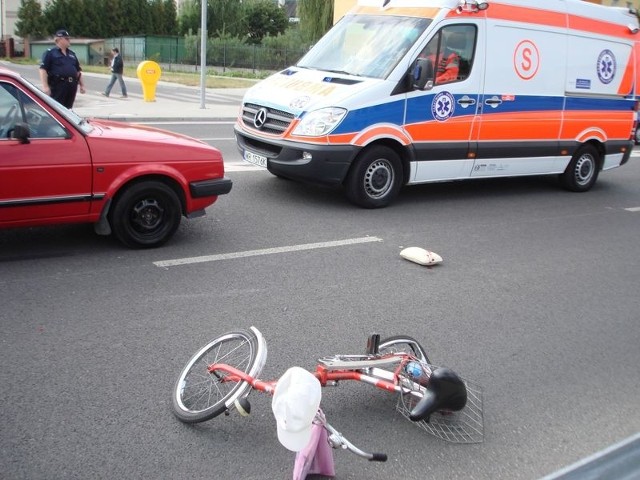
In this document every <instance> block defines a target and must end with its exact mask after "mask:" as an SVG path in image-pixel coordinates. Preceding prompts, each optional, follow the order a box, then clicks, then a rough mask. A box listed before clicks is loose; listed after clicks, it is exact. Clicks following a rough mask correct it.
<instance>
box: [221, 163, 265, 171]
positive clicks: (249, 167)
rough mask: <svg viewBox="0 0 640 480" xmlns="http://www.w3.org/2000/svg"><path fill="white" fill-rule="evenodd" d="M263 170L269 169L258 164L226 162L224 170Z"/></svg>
mask: <svg viewBox="0 0 640 480" xmlns="http://www.w3.org/2000/svg"><path fill="white" fill-rule="evenodd" d="M259 170H262V171H263V172H266V171H267V169H266V168H264V167H259V166H257V165H251V164H250V163H246V164H243V163H225V164H224V171H225V173H226V172H257V171H259Z"/></svg>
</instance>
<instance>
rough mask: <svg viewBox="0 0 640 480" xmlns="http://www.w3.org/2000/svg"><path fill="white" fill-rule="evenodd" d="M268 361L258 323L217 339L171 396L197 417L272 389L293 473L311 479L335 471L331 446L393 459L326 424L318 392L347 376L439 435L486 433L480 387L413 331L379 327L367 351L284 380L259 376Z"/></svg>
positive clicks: (184, 415)
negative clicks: (433, 358)
mask: <svg viewBox="0 0 640 480" xmlns="http://www.w3.org/2000/svg"><path fill="white" fill-rule="evenodd" d="M266 360H267V344H266V341H265V339H264V337H263V336H262V334H261V333H260V331H259V330H258V329H257V328H255V327H251V328H250V329H249V330H238V331H233V332H229V333H226V334H224V335H222V336H220V337H218V338H215V339H214V340H212V341H210V342H209V343H208V344H207V345H205V346H204V347H202V348H201V349H200V350H199V351H198V352H196V354H195V355H193V357H191V359H190V360H189V361H188V362H187V364H186V366H185V367H184V368H183V370H182V372H181V373H180V376H179V377H178V379H177V381H176V384H175V388H174V391H173V395H172V406H173V412H174V414H175V416H176V417H177V418H178V419H179V420H181V421H183V422H186V423H196V422H203V421H206V420H209V419H211V418H213V417H216V416H218V415H220V414H221V413H225V414H229V412H230V411H231V409H232V408H235V409H236V410H238V412H239V413H240V414H241V415H248V414H249V412H250V410H251V407H250V404H249V402H248V399H247V397H248V395H249V394H250V393H251V391H253V390H257V391H259V392H263V393H267V394H270V395H273V401H272V409H273V411H274V415H275V417H276V420H277V424H278V439H279V440H280V442H281V443H282V444H283V445H284V446H285V447H287V448H288V449H289V450H292V451H296V452H298V456H297V458H296V466H295V468H294V478H304V476H305V474H306V473H302V474H301V473H300V472H307V471H309V469H310V468H311V469H313V468H316V471H313V470H311V471H312V472H313V473H323V474H328V475H333V473H331V472H332V468H333V457H332V456H331V458H330V459H327V458H324V459H320V458H319V457H320V456H322V455H324V456H325V457H326V452H324V449H325V448H326V447H327V445H328V446H329V447H331V448H342V449H346V450H349V451H351V452H352V453H355V454H356V455H359V456H361V457H363V458H366V459H368V460H372V461H386V459H387V456H386V455H385V454H383V453H368V452H365V451H363V450H361V449H359V448H358V447H356V446H355V445H353V444H352V443H351V442H350V441H349V440H347V439H346V438H345V437H344V436H343V435H342V434H341V433H340V432H339V431H338V430H336V429H335V428H333V427H332V426H331V425H330V424H329V423H327V421H326V418H325V416H324V414H323V412H322V410H321V409H320V408H319V406H320V393H319V392H320V389H321V387H326V386H337V385H338V384H339V383H340V382H341V381H346V380H354V381H358V382H363V383H367V384H370V385H373V386H374V387H376V388H378V389H380V390H385V391H387V392H391V393H395V394H397V395H398V400H397V403H396V409H397V410H398V411H399V412H400V413H401V414H402V415H403V416H405V417H406V418H408V419H409V420H411V421H412V422H413V423H414V424H415V425H418V426H419V427H421V428H423V429H424V430H426V431H427V432H428V433H430V434H432V435H435V436H436V437H439V438H441V439H444V440H446V441H449V442H454V443H478V442H481V441H482V440H483V436H484V433H483V413H482V390H481V388H480V387H478V386H477V385H475V384H473V383H471V382H469V381H467V380H464V379H462V378H461V377H460V376H458V375H457V374H456V373H455V372H454V371H453V370H451V369H449V368H444V367H436V366H434V365H433V364H432V363H431V362H430V361H429V358H428V357H427V354H426V352H425V350H424V348H423V347H422V346H421V345H420V344H419V343H418V342H417V341H416V340H415V339H413V338H411V337H409V336H401V335H400V336H392V337H389V338H386V339H382V340H381V339H380V335H378V334H372V335H370V336H369V338H368V340H367V347H366V351H365V353H364V354H361V355H333V356H331V357H325V358H321V359H319V360H318V364H317V365H316V369H315V371H314V372H308V371H306V370H303V369H301V368H299V367H292V368H291V369H289V370H287V372H285V374H284V375H283V376H282V377H280V379H278V380H270V381H264V380H261V379H259V378H258V377H259V375H260V372H261V371H262V368H263V367H264V365H265V363H266ZM316 392H317V393H316ZM314 432H315V435H314V434H313V433H314ZM312 438H313V441H312V440H311V439H312ZM314 442H315V443H314ZM312 443H313V445H311V444H312ZM329 452H330V450H329ZM314 457H315V463H316V465H315V467H314V466H313V465H312V464H313V462H314ZM318 463H320V467H318V465H317V464H318ZM327 463H330V465H329V466H327V465H326V464H327ZM323 464H324V466H323ZM325 467H326V468H325ZM318 468H319V470H318ZM296 471H297V472H298V476H296Z"/></svg>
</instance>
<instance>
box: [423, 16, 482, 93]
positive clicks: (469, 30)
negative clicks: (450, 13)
mask: <svg viewBox="0 0 640 480" xmlns="http://www.w3.org/2000/svg"><path fill="white" fill-rule="evenodd" d="M476 36H477V30H476V27H475V25H449V26H446V27H444V28H442V29H441V30H440V31H439V32H438V33H436V34H435V36H434V37H433V38H432V39H431V40H430V41H429V43H428V44H427V45H426V46H425V48H424V49H423V50H422V52H420V54H419V55H418V59H428V60H430V61H431V63H432V64H433V70H434V76H435V78H434V85H442V84H444V83H452V82H461V81H463V80H465V79H466V78H467V77H468V76H469V74H470V73H471V68H472V67H473V57H474V53H475V46H476Z"/></svg>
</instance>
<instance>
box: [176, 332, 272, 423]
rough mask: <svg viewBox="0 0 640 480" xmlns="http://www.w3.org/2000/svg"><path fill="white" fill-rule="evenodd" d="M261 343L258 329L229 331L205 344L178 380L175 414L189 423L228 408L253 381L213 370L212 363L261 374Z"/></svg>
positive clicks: (262, 360) (217, 413)
mask: <svg viewBox="0 0 640 480" xmlns="http://www.w3.org/2000/svg"><path fill="white" fill-rule="evenodd" d="M259 344H260V342H259V340H258V337H257V336H256V334H255V333H254V332H252V331H249V330H238V331H234V332H229V333H226V334H225V335H222V336H220V337H218V338H216V339H214V340H212V341H211V342H209V343H208V344H207V345H205V346H204V347H203V348H201V349H200V350H199V351H198V352H197V353H196V354H195V355H194V356H193V357H191V359H190V360H189V362H188V363H187V365H186V366H185V367H184V368H183V369H182V372H180V376H179V377H178V380H177V381H176V384H175V387H174V391H173V397H172V406H173V413H174V414H175V416H176V417H178V419H179V420H181V421H183V422H186V423H197V422H204V421H205V420H209V419H211V418H213V417H216V416H218V415H220V414H221V413H222V412H224V411H225V410H227V409H228V408H229V407H230V406H231V405H232V404H233V402H234V401H235V400H236V399H238V398H239V397H241V396H242V395H244V394H245V393H246V392H247V390H248V389H250V388H251V385H249V384H248V383H247V382H238V381H235V380H230V379H229V378H228V377H229V375H228V374H227V373H225V372H220V371H218V372H214V373H211V372H209V366H210V365H213V364H214V363H224V364H225V365H229V366H231V367H233V368H236V369H238V370H241V371H243V372H245V373H247V374H249V375H252V376H257V375H259V373H260V370H261V369H262V366H263V365H264V360H266V359H264V358H263V359H259V358H258V348H259V347H260V345H259ZM265 353H266V352H265ZM260 363H261V365H259V364H260Z"/></svg>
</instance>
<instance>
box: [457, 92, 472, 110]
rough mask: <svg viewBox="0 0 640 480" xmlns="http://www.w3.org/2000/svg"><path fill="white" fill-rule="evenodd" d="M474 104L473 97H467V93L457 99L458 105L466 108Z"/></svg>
mask: <svg viewBox="0 0 640 480" xmlns="http://www.w3.org/2000/svg"><path fill="white" fill-rule="evenodd" d="M475 104H476V101H475V99H473V98H471V97H469V96H468V95H465V96H464V97H462V98H461V99H459V100H458V105H460V106H461V107H462V108H467V107H469V106H471V105H475Z"/></svg>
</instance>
